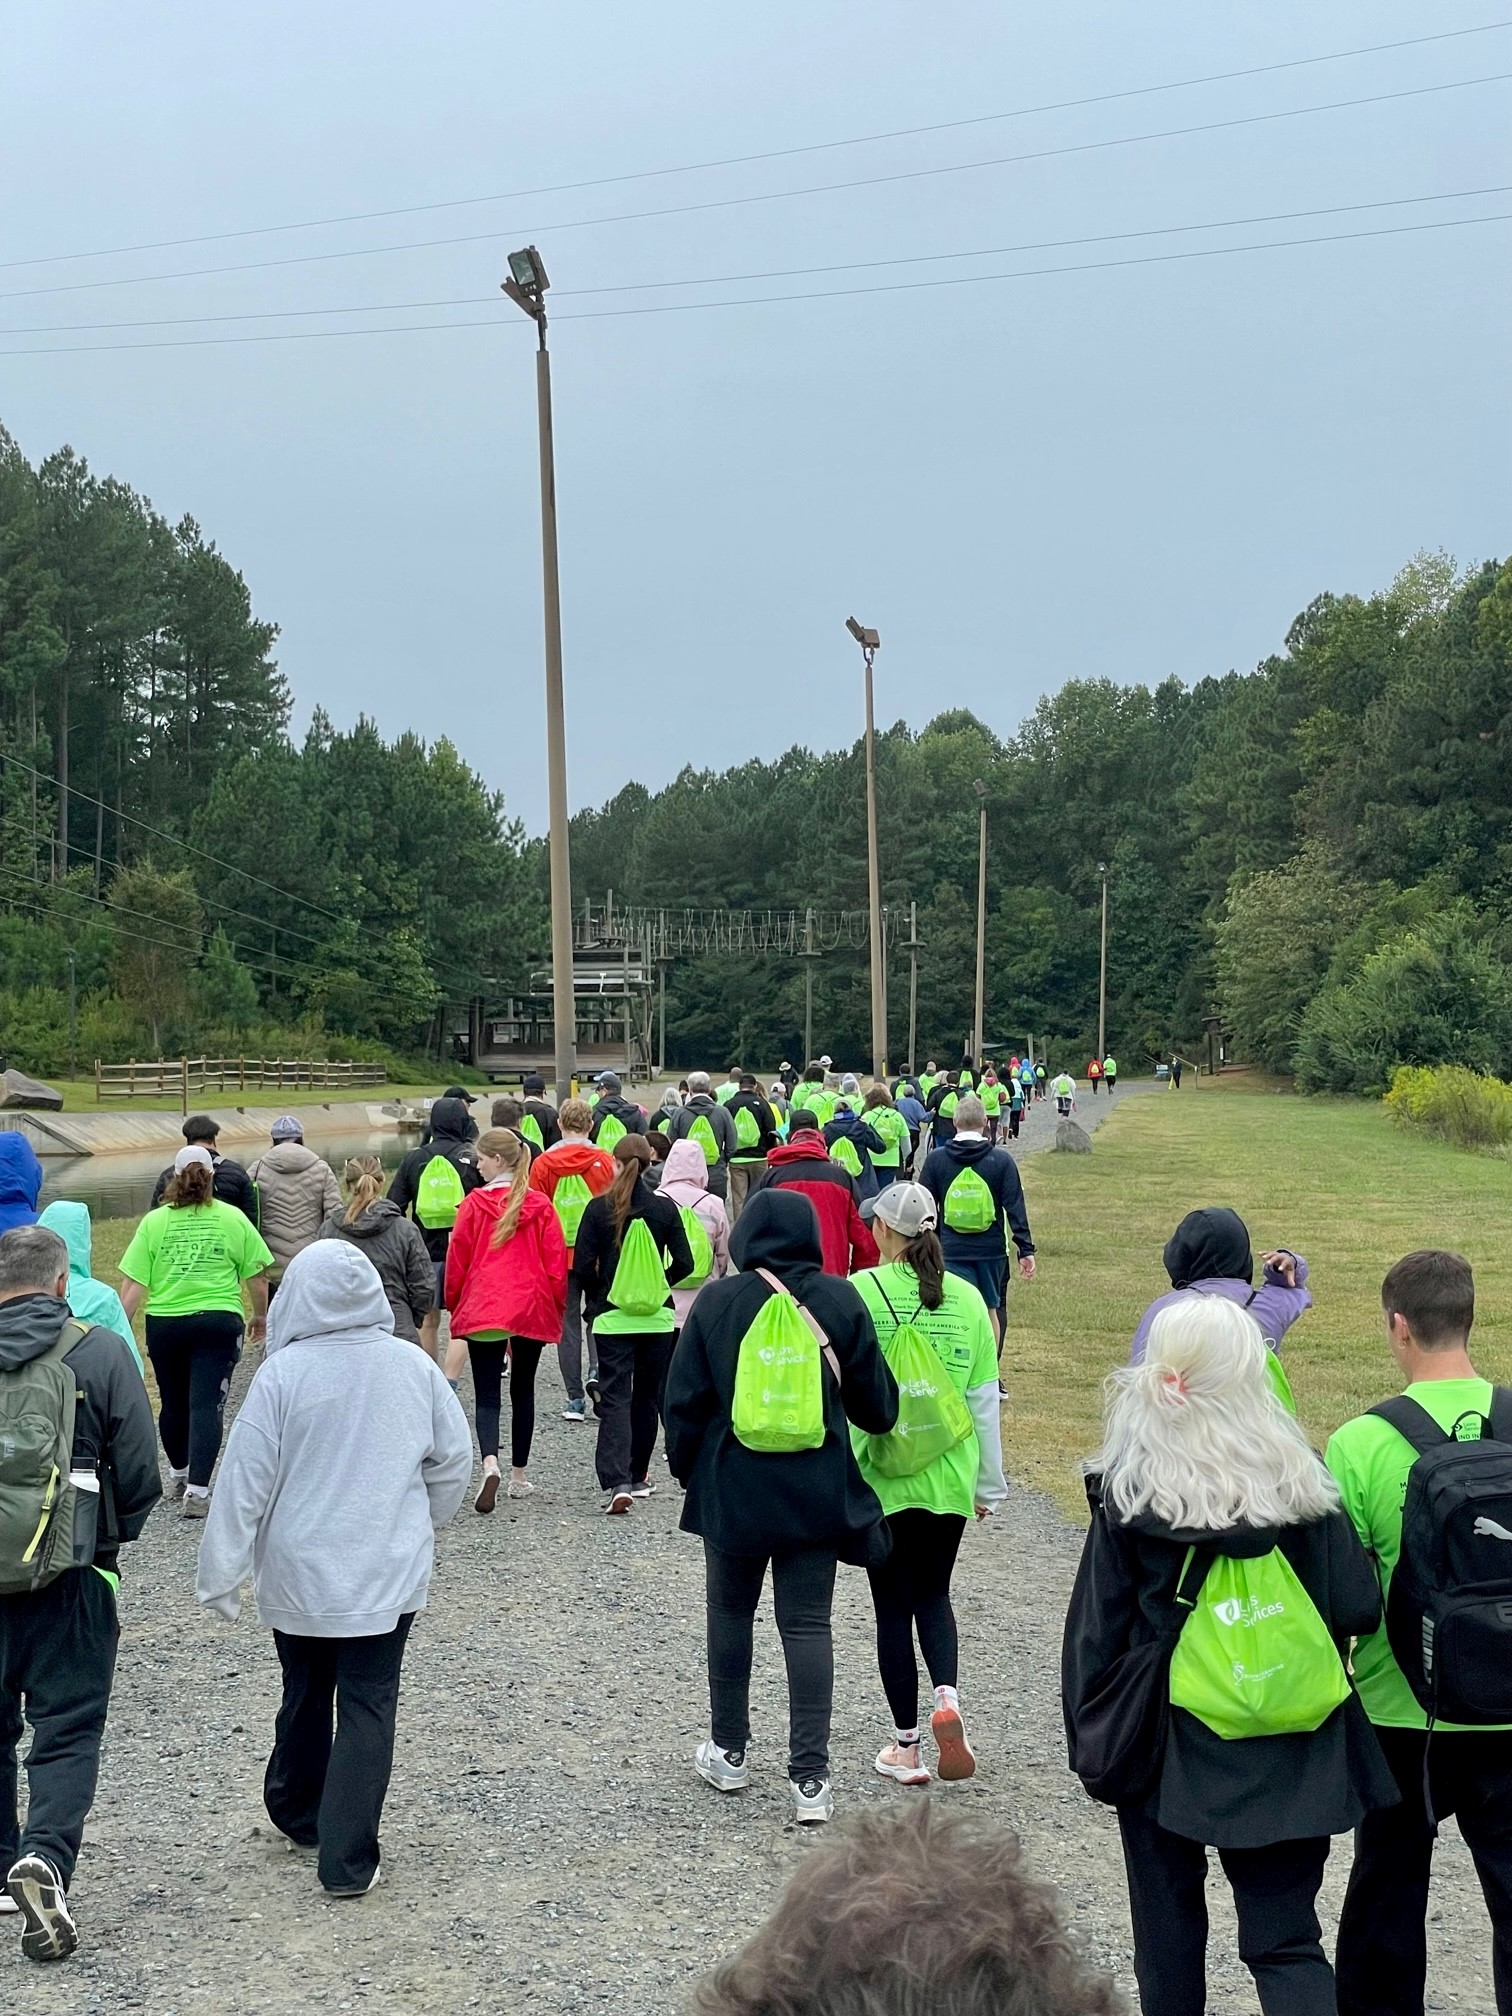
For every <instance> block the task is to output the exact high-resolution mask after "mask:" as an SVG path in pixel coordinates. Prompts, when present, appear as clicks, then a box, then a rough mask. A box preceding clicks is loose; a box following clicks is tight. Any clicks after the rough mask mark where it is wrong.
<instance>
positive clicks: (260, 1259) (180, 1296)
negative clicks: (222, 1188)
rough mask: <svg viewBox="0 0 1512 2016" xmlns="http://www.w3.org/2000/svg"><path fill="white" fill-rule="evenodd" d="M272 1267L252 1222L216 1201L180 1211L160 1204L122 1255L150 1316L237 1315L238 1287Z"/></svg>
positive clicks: (125, 1271)
mask: <svg viewBox="0 0 1512 2016" xmlns="http://www.w3.org/2000/svg"><path fill="white" fill-rule="evenodd" d="M272 1265H273V1255H272V1254H271V1253H270V1252H269V1251H268V1248H267V1246H266V1245H265V1244H264V1243H263V1237H262V1234H261V1233H260V1232H259V1231H258V1229H257V1227H256V1226H255V1225H254V1224H253V1223H252V1221H251V1219H250V1218H248V1217H247V1216H246V1214H245V1213H244V1212H241V1211H238V1210H237V1209H236V1206H235V1205H234V1204H222V1203H221V1201H220V1199H219V1198H215V1199H213V1200H212V1201H211V1202H210V1203H209V1204H186V1205H184V1206H182V1207H181V1208H176V1207H175V1206H173V1205H171V1204H160V1205H159V1206H158V1208H157V1210H156V1211H149V1212H148V1213H147V1216H146V1217H145V1218H144V1219H143V1220H142V1222H141V1224H140V1225H138V1227H137V1228H136V1230H135V1232H133V1233H132V1235H131V1244H130V1245H129V1246H128V1247H127V1248H126V1251H125V1252H124V1253H123V1254H122V1256H121V1272H122V1273H123V1274H124V1275H125V1276H126V1278H127V1280H129V1281H139V1282H140V1283H141V1284H142V1286H143V1287H144V1288H145V1289H146V1290H147V1314H148V1315H149V1316H198V1315H200V1314H201V1313H202V1312H203V1311H204V1310H206V1309H226V1310H230V1311H232V1312H233V1313H235V1314H237V1315H240V1313H241V1306H242V1294H241V1284H242V1283H243V1281H245V1280H247V1279H248V1278H249V1277H250V1276H251V1275H253V1274H260V1273H261V1272H262V1271H263V1269H264V1268H265V1267H271V1266H272Z"/></svg>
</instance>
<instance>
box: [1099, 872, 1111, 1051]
mask: <svg viewBox="0 0 1512 2016" xmlns="http://www.w3.org/2000/svg"><path fill="white" fill-rule="evenodd" d="M1097 872H1098V874H1099V875H1101V877H1102V956H1101V959H1100V961H1099V965H1098V977H1097V1061H1098V1063H1099V1064H1101V1062H1102V1060H1103V1058H1104V1057H1105V1056H1106V1055H1107V1054H1108V864H1107V862H1106V861H1099V862H1098V864H1097Z"/></svg>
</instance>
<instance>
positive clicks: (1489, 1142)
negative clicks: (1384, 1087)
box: [1385, 1064, 1512, 1148]
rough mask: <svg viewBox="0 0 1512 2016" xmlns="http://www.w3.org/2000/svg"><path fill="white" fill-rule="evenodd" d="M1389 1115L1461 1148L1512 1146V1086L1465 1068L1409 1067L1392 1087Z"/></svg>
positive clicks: (1403, 1068) (1394, 1080) (1412, 1065)
mask: <svg viewBox="0 0 1512 2016" xmlns="http://www.w3.org/2000/svg"><path fill="white" fill-rule="evenodd" d="M1385 1104H1386V1109H1387V1111H1388V1112H1389V1113H1391V1114H1392V1116H1393V1117H1394V1118H1395V1119H1396V1120H1397V1121H1399V1122H1400V1123H1401V1124H1402V1125H1403V1126H1407V1127H1416V1128H1420V1129H1421V1130H1422V1131H1423V1132H1424V1133H1425V1134H1436V1135H1437V1136H1438V1137H1439V1139H1440V1140H1442V1141H1452V1142H1453V1143H1454V1145H1455V1146H1456V1147H1457V1148H1505V1147H1506V1146H1508V1144H1509V1143H1512V1085H1507V1084H1504V1083H1503V1081H1502V1080H1501V1079H1500V1078H1491V1077H1488V1076H1487V1075H1486V1074H1485V1073H1483V1072H1479V1071H1467V1070H1466V1069H1465V1067H1464V1066H1463V1065H1462V1064H1441V1065H1438V1066H1437V1067H1434V1066H1431V1065H1420V1064H1407V1065H1403V1067H1402V1068H1401V1069H1400V1070H1399V1071H1398V1072H1397V1073H1396V1076H1395V1077H1394V1078H1393V1079H1392V1081H1391V1090H1390V1091H1389V1092H1388V1093H1387V1094H1386V1099H1385Z"/></svg>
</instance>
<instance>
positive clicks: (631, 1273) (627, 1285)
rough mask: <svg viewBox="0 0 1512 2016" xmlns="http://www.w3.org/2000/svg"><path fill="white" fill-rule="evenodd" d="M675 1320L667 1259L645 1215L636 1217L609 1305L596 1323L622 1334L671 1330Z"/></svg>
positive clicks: (622, 1249)
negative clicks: (671, 1308)
mask: <svg viewBox="0 0 1512 2016" xmlns="http://www.w3.org/2000/svg"><path fill="white" fill-rule="evenodd" d="M674 1322H675V1319H674V1317H673V1313H672V1311H671V1310H670V1309H669V1308H668V1307H667V1263H666V1261H665V1260H664V1259H663V1258H662V1255H661V1249H660V1247H659V1246H658V1245H657V1243H656V1240H655V1237H654V1236H653V1234H652V1231H651V1227H650V1226H649V1225H648V1224H647V1223H646V1221H645V1219H644V1218H632V1219H631V1220H630V1223H629V1224H628V1225H627V1226H626V1227H625V1236H624V1239H623V1240H622V1241H621V1243H620V1254H619V1259H618V1260H617V1261H616V1263H615V1268H614V1279H613V1280H612V1281H611V1282H610V1283H609V1307H608V1308H607V1309H606V1310H605V1311H604V1313H603V1315H602V1316H596V1317H595V1318H594V1324H593V1327H594V1329H595V1330H606V1331H608V1332H609V1333H610V1334H611V1335H620V1334H623V1333H624V1332H626V1331H650V1330H670V1329H672V1328H673V1327H674Z"/></svg>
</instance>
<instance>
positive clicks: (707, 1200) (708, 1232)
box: [658, 1141, 730, 1349]
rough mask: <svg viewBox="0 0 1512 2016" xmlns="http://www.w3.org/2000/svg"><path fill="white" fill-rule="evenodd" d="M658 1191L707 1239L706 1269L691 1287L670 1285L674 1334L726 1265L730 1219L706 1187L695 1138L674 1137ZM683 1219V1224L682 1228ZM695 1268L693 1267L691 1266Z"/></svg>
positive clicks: (706, 1171) (720, 1277) (704, 1164)
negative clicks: (693, 1221) (689, 1215)
mask: <svg viewBox="0 0 1512 2016" xmlns="http://www.w3.org/2000/svg"><path fill="white" fill-rule="evenodd" d="M658 1195H659V1196H662V1197H665V1198H667V1200H668V1201H669V1202H670V1203H673V1204H675V1205H676V1206H677V1209H678V1211H679V1213H680V1214H681V1213H685V1212H689V1211H691V1212H692V1213H693V1216H694V1217H695V1218H696V1219H697V1220H698V1222H699V1224H700V1225H701V1226H702V1228H703V1234H704V1237H705V1238H706V1239H707V1240H708V1242H709V1254H710V1266H709V1272H708V1273H707V1274H706V1275H705V1276H704V1278H703V1280H702V1281H698V1282H695V1283H694V1284H693V1285H692V1286H691V1287H677V1286H674V1287H673V1290H672V1308H673V1312H674V1314H675V1315H676V1318H677V1329H676V1330H674V1332H673V1338H674V1345H673V1348H674V1349H675V1348H676V1343H675V1339H676V1335H677V1331H680V1330H681V1329H682V1327H683V1325H684V1323H686V1322H687V1320H688V1311H689V1310H690V1309H691V1308H692V1307H693V1303H694V1300H695V1298H696V1297H697V1296H699V1295H700V1294H702V1292H703V1290H704V1289H705V1288H706V1287H707V1286H708V1284H709V1283H710V1282H711V1281H722V1280H723V1279H724V1277H725V1275H726V1274H727V1273H728V1272H729V1268H730V1221H729V1219H728V1217H727V1216H726V1215H725V1207H724V1205H723V1204H722V1203H721V1202H720V1201H719V1199H718V1198H717V1197H715V1196H713V1195H712V1194H711V1192H710V1190H709V1165H708V1163H707V1162H705V1160H704V1155H703V1150H702V1149H701V1148H700V1147H699V1146H698V1143H697V1142H696V1141H674V1142H673V1144H672V1152H671V1153H670V1154H669V1155H668V1157H667V1159H666V1162H665V1163H664V1165H663V1167H662V1179H661V1184H660V1187H659V1190H658ZM686 1222H687V1221H686V1219H684V1227H685V1228H686ZM695 1271H696V1270H695Z"/></svg>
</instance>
